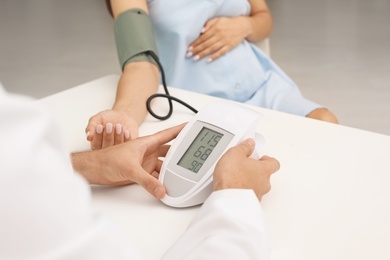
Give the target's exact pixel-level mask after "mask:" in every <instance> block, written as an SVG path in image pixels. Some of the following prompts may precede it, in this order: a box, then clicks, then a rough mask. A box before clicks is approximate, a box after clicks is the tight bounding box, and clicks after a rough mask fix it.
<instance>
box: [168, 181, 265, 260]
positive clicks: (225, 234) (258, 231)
mask: <svg viewBox="0 0 390 260" xmlns="http://www.w3.org/2000/svg"><path fill="white" fill-rule="evenodd" d="M268 240H269V239H268V236H267V231H266V225H265V217H264V214H263V211H262V208H261V206H260V203H259V201H258V199H257V197H256V196H255V193H254V192H253V191H252V190H238V189H237V190H234V189H229V190H221V191H217V192H213V193H212V194H211V196H210V197H209V198H208V199H207V200H206V202H205V203H204V204H203V206H202V207H201V209H200V212H199V213H198V214H197V215H196V216H195V218H194V219H193V221H192V222H191V223H190V225H189V227H188V229H187V230H186V232H185V233H184V234H183V235H182V236H181V238H179V240H178V241H177V242H176V243H175V244H174V245H173V246H172V247H171V248H170V249H169V251H168V252H167V253H166V254H165V255H164V257H163V259H167V260H168V259H169V260H172V259H186V260H188V259H258V260H263V259H268V258H269V241H268Z"/></svg>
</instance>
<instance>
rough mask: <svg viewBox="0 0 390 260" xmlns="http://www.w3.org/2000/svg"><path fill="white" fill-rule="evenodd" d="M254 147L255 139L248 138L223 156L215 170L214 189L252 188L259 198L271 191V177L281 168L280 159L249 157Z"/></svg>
mask: <svg viewBox="0 0 390 260" xmlns="http://www.w3.org/2000/svg"><path fill="white" fill-rule="evenodd" d="M254 147H255V141H254V140H253V139H247V140H245V141H243V142H242V143H241V144H239V145H238V146H236V147H232V148H230V149H229V150H228V151H227V152H226V153H225V154H224V155H223V156H222V157H221V159H220V160H219V161H218V163H217V165H216V167H215V170H214V175H213V178H214V180H213V189H214V191H216V190H222V189H252V190H253V191H254V192H255V193H256V195H257V197H258V199H259V200H261V198H262V196H263V195H265V194H266V193H267V192H269V191H270V189H271V183H270V178H271V175H272V174H273V173H275V172H276V171H278V170H279V168H280V164H279V161H277V160H276V159H274V158H271V157H268V156H263V157H262V158H260V159H259V160H255V159H252V158H249V156H250V155H251V154H252V152H253V149H254Z"/></svg>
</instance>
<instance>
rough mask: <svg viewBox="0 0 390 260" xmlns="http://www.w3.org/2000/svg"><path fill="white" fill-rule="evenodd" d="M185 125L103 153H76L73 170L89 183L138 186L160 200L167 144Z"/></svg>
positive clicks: (109, 148)
mask: <svg viewBox="0 0 390 260" xmlns="http://www.w3.org/2000/svg"><path fill="white" fill-rule="evenodd" d="M183 126H184V124H182V125H179V126H175V127H172V128H169V129H166V130H164V131H161V132H158V133H156V134H153V135H149V136H145V137H139V138H137V139H134V140H131V141H129V142H125V143H123V144H119V145H115V146H110V147H106V148H103V149H100V150H94V151H88V152H80V153H73V154H72V155H71V159H72V164H73V168H74V170H75V171H76V172H78V173H80V174H81V175H83V176H84V177H85V178H86V179H87V180H88V182H89V183H90V184H100V185H126V184H131V183H138V184H140V185H141V186H143V187H144V188H145V189H146V190H147V191H148V192H149V193H150V194H152V195H153V196H154V197H156V198H158V199H160V198H162V197H164V196H165V188H164V186H163V185H162V183H161V182H160V181H159V180H158V176H159V172H160V169H161V166H162V161H160V160H159V159H158V158H159V157H164V156H165V155H166V153H167V152H168V149H169V145H166V144H167V143H168V142H170V141H171V140H173V139H174V138H175V137H176V136H177V135H178V134H179V132H180V131H181V129H182V128H183Z"/></svg>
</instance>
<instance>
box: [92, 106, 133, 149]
mask: <svg viewBox="0 0 390 260" xmlns="http://www.w3.org/2000/svg"><path fill="white" fill-rule="evenodd" d="M85 133H86V135H87V140H88V141H90V142H91V149H93V150H96V149H101V148H105V147H108V146H112V145H116V144H121V143H124V142H127V141H129V140H132V139H135V138H137V137H138V124H137V122H136V120H135V119H133V118H132V117H130V116H129V115H127V114H126V113H125V112H123V111H116V110H111V109H110V110H105V111H102V112H99V113H97V114H96V115H94V116H92V117H91V118H90V119H89V121H88V125H87V127H86V129H85Z"/></svg>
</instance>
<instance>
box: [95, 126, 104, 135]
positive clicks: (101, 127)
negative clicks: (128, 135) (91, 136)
mask: <svg viewBox="0 0 390 260" xmlns="http://www.w3.org/2000/svg"><path fill="white" fill-rule="evenodd" d="M96 133H98V134H101V133H103V126H102V125H98V126H96Z"/></svg>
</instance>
